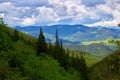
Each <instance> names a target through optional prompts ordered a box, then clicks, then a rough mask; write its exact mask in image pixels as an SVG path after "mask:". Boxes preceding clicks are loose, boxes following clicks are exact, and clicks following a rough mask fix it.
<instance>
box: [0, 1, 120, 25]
mask: <svg viewBox="0 0 120 80" xmlns="http://www.w3.org/2000/svg"><path fill="white" fill-rule="evenodd" d="M0 15H2V16H3V17H4V18H5V21H6V23H7V24H8V25H11V26H16V25H49V24H85V25H96V26H97V25H101V26H113V25H116V24H117V23H119V22H120V21H119V19H120V0H90V1H89V0H19V1H18V0H0Z"/></svg>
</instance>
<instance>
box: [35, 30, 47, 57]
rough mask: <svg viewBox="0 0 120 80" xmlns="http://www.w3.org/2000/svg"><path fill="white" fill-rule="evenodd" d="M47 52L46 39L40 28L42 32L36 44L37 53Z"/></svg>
mask: <svg viewBox="0 0 120 80" xmlns="http://www.w3.org/2000/svg"><path fill="white" fill-rule="evenodd" d="M46 52H47V43H46V41H45V37H44V35H43V31H42V28H40V33H39V37H38V40H37V44H36V53H37V55H40V54H41V53H46Z"/></svg>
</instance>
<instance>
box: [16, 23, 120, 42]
mask: <svg viewBox="0 0 120 80" xmlns="http://www.w3.org/2000/svg"><path fill="white" fill-rule="evenodd" d="M41 27H42V28H43V31H44V32H45V33H44V34H45V36H46V39H47V40H51V41H53V42H54V36H55V31H56V29H58V33H59V38H60V39H61V40H62V41H63V42H64V43H76V44H80V43H81V42H83V41H94V40H104V39H116V38H120V34H118V33H120V29H113V28H106V27H87V26H84V25H52V26H41ZM39 28H40V26H26V27H21V26H17V27H16V29H18V30H20V31H22V32H25V33H28V34H30V35H33V36H35V37H37V36H38V33H39Z"/></svg>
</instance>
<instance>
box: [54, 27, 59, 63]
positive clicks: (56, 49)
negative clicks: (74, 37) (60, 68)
mask: <svg viewBox="0 0 120 80" xmlns="http://www.w3.org/2000/svg"><path fill="white" fill-rule="evenodd" d="M55 40H56V41H55V49H54V58H55V59H57V60H58V61H59V52H60V45H59V39H58V31H57V29H56V35H55Z"/></svg>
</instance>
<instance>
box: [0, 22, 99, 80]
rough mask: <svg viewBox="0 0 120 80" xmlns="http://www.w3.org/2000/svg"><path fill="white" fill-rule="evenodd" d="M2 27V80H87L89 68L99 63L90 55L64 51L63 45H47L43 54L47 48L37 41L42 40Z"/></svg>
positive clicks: (0, 31) (0, 47) (0, 48)
mask: <svg viewBox="0 0 120 80" xmlns="http://www.w3.org/2000/svg"><path fill="white" fill-rule="evenodd" d="M0 28H1V29H0V80H41V79H42V80H87V79H88V77H87V69H88V68H87V67H90V66H91V65H93V64H94V63H96V62H97V61H98V59H97V58H95V57H94V56H92V55H90V54H89V53H86V52H80V54H81V55H80V54H77V55H76V53H77V52H75V51H73V52H70V51H69V50H65V49H63V48H62V47H63V46H62V43H61V46H60V47H59V45H52V44H50V43H45V44H46V46H47V48H46V51H43V50H44V48H43V47H41V46H45V45H40V46H39V45H38V42H37V41H39V40H41V39H39V38H38V39H36V38H34V37H32V36H29V35H27V34H24V33H22V32H19V31H17V30H16V29H15V30H14V29H12V28H9V27H7V26H6V25H5V24H0ZM41 32H42V31H40V33H41ZM41 35H42V33H41ZM43 37H44V36H43V35H42V37H40V38H43ZM43 42H44V41H43V40H42V41H40V43H41V44H43ZM56 44H59V43H56ZM37 46H39V47H41V48H37ZM37 50H39V51H40V52H37ZM82 54H84V55H82ZM71 55H73V56H71ZM84 57H85V58H84ZM93 58H94V59H93ZM86 61H87V62H86ZM86 63H87V64H86Z"/></svg>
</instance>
